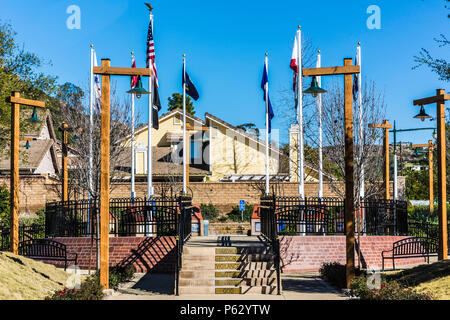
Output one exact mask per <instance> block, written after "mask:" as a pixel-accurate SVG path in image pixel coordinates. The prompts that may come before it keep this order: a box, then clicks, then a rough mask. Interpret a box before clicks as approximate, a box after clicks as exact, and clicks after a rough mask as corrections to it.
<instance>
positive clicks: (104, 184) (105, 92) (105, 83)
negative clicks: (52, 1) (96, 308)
mask: <svg viewBox="0 0 450 320" xmlns="http://www.w3.org/2000/svg"><path fill="white" fill-rule="evenodd" d="M110 66H111V60H109V59H102V67H103V68H108V67H110ZM101 117H102V118H101V119H102V120H101V151H100V152H101V163H100V170H101V171H100V284H101V286H102V287H103V289H108V288H109V152H110V145H109V134H110V75H108V74H103V75H102V101H101Z"/></svg>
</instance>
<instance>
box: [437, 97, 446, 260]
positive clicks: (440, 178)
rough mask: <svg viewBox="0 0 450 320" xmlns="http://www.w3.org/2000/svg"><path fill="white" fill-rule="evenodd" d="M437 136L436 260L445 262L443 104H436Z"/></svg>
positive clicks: (440, 102) (441, 102)
mask: <svg viewBox="0 0 450 320" xmlns="http://www.w3.org/2000/svg"><path fill="white" fill-rule="evenodd" d="M436 93H437V96H439V95H444V90H443V89H438V90H437V91H436ZM436 109H437V114H436V121H437V134H438V138H437V141H438V152H437V153H438V154H437V157H438V159H437V160H438V199H439V204H438V214H439V251H438V259H439V260H447V254H448V248H447V246H448V244H447V239H448V238H447V236H448V234H447V231H448V230H447V174H446V159H445V157H446V149H445V137H446V136H445V102H444V101H443V100H442V101H439V102H437V108H436Z"/></svg>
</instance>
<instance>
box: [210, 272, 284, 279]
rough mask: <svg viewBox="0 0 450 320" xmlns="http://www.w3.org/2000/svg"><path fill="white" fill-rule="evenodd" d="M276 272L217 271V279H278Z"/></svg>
mask: <svg viewBox="0 0 450 320" xmlns="http://www.w3.org/2000/svg"><path fill="white" fill-rule="evenodd" d="M276 276H277V273H276V270H242V271H216V272H215V277H216V278H276Z"/></svg>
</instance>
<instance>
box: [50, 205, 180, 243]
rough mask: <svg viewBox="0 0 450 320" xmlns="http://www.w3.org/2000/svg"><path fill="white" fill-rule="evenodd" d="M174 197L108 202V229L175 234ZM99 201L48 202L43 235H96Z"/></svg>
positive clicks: (137, 233)
mask: <svg viewBox="0 0 450 320" xmlns="http://www.w3.org/2000/svg"><path fill="white" fill-rule="evenodd" d="M179 210H180V207H179V202H178V198H177V197H153V198H151V199H142V198H133V199H131V198H118V199H110V202H109V232H110V234H112V235H114V236H121V237H126V236H150V237H153V236H175V235H177V222H178V212H179ZM99 212H100V203H99V201H98V200H96V199H94V200H77V201H65V202H51V203H47V205H46V219H45V234H46V235H47V236H50V237H88V236H91V235H94V236H96V235H97V234H98V230H97V229H98V224H97V219H98V216H99Z"/></svg>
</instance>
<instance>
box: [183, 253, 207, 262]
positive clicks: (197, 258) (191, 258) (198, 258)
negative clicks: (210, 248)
mask: <svg viewBox="0 0 450 320" xmlns="http://www.w3.org/2000/svg"><path fill="white" fill-rule="evenodd" d="M184 262H187V263H189V262H194V263H195V262H210V263H214V262H215V260H214V255H197V254H195V255H194V254H184V255H183V263H184Z"/></svg>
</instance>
